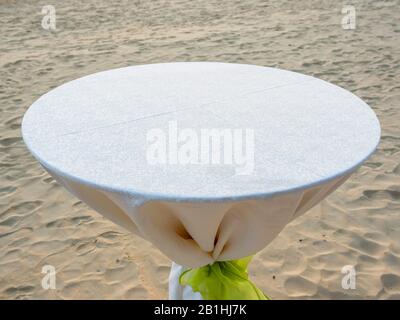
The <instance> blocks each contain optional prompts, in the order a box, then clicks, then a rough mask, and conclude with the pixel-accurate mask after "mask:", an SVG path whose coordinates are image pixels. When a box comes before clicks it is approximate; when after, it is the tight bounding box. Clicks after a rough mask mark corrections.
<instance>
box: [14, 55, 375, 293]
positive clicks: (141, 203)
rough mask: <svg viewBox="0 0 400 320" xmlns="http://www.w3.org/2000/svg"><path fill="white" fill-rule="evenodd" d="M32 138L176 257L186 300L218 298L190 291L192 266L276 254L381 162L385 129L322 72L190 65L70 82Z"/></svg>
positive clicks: (61, 177)
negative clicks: (292, 229)
mask: <svg viewBox="0 0 400 320" xmlns="http://www.w3.org/2000/svg"><path fill="white" fill-rule="evenodd" d="M22 133H23V139H24V141H25V143H26V145H27V147H28V148H29V150H30V151H31V152H32V154H33V155H34V156H35V158H36V159H37V160H38V161H39V162H40V164H41V165H42V166H43V167H44V168H45V169H46V170H47V171H48V172H49V173H50V174H51V175H52V176H53V177H54V178H55V179H56V180H57V181H58V182H59V183H60V184H61V185H63V186H64V187H65V188H66V189H68V190H69V191H70V192H71V193H73V194H74V195H76V196H77V197H78V198H80V199H81V200H82V201H84V202H85V203H86V204H88V205H89V206H90V207H92V208H93V209H94V210H96V211H98V212H99V213H101V214H102V215H104V216H105V217H107V218H109V219H110V220H112V221H113V222H115V223H117V224H119V225H121V226H123V227H124V228H126V229H127V230H129V231H131V232H133V233H136V234H138V235H140V236H141V237H143V238H145V239H147V240H148V241H150V242H152V243H153V244H154V245H155V246H156V247H157V248H158V249H160V250H161V251H162V252H163V253H164V254H165V255H166V256H167V257H169V258H170V259H171V260H172V261H173V262H175V263H174V264H173V269H172V271H171V276H170V298H171V299H180V298H209V297H215V295H214V296H213V295H212V292H211V295H210V294H208V295H205V294H204V293H203V295H202V294H201V293H202V291H201V290H198V289H197V290H195V289H194V288H195V286H188V285H187V283H186V285H183V286H181V283H182V279H181V282H180V283H179V282H178V281H179V280H178V279H179V277H181V275H182V272H183V270H185V269H189V270H192V271H193V270H199V269H201V268H204V267H209V266H213V265H215V264H216V263H218V262H223V261H225V262H226V261H232V260H233V261H235V260H236V259H241V258H243V257H247V256H250V255H253V254H255V253H256V252H258V251H260V250H261V249H263V248H264V247H265V246H266V245H268V244H269V243H270V242H271V241H272V240H273V239H274V238H275V237H276V236H277V235H278V234H279V232H280V231H281V230H282V229H283V228H284V226H285V225H286V224H287V223H289V222H290V221H292V220H293V219H295V218H296V217H298V216H300V215H301V214H303V213H304V212H306V211H307V210H309V209H310V208H311V207H313V206H315V205H316V204H317V203H319V202H320V201H321V200H322V199H323V198H325V197H326V196H327V195H328V194H330V193H331V192H332V191H334V190H335V189H336V188H337V187H338V186H340V185H341V184H342V183H343V182H344V181H345V180H346V179H347V178H348V177H349V175H350V174H351V173H352V172H354V171H355V170H356V169H357V167H358V166H360V165H361V164H362V162H363V161H364V160H366V159H367V158H368V156H370V155H371V153H372V152H373V151H374V150H375V148H376V146H377V144H378V142H379V138H380V126H379V122H378V120H377V118H376V116H375V114H374V112H373V111H372V110H371V108H370V107H369V106H368V105H366V104H365V103H364V102H363V101H362V100H360V99H359V98H358V97H356V96H355V95H353V94H352V93H350V92H348V91H346V90H344V89H342V88H340V87H337V86H335V85H332V84H330V83H328V82H325V81H322V80H319V79H316V78H313V77H310V76H306V75H302V74H299V73H294V72H290V71H285V70H280V69H275V68H267V67H260V66H253V65H242V64H229V63H212V62H187V63H162V64H150V65H139V66H132V67H127V68H121V69H114V70H110V71H105V72H99V73H96V74H92V75H89V76H86V77H83V78H80V79H77V80H74V81H71V82H68V83H66V84H64V85H61V86H60V87H57V88H56V89H54V90H51V91H50V92H48V93H46V94H45V95H43V96H42V97H40V98H39V99H38V100H37V101H36V102H35V103H33V105H32V106H31V107H30V108H29V109H28V111H27V112H26V114H25V116H24V118H23V122H22ZM246 265H247V264H246ZM236 266H237V265H236ZM210 270H211V269H210ZM189 280H191V279H189ZM189 280H188V283H190V281H189ZM188 287H189V290H188ZM192 287H193V288H192ZM222 287H223V285H222ZM192 289H193V290H192ZM221 290H222V289H221ZM194 291H195V292H194ZM209 293H210V292H209ZM220 294H222V293H220ZM238 295H239V298H240V293H238ZM216 297H217V298H218V297H219V296H218V295H217V296H216ZM224 297H226V296H224ZM235 297H236V296H235Z"/></svg>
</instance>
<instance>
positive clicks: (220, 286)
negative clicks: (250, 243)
mask: <svg viewBox="0 0 400 320" xmlns="http://www.w3.org/2000/svg"><path fill="white" fill-rule="evenodd" d="M252 258H253V256H249V257H246V258H242V259H239V260H232V261H217V262H214V263H213V264H209V265H206V266H204V267H201V268H196V269H189V270H186V271H185V272H183V273H182V274H181V276H180V277H179V283H180V284H181V285H188V286H191V287H192V290H193V292H199V293H200V294H201V296H202V297H203V299H204V300H269V298H268V297H267V296H266V295H265V294H264V293H263V292H262V291H261V290H260V289H259V288H257V287H256V286H255V285H254V283H252V282H251V281H250V280H249V275H248V273H247V266H248V264H249V262H250V261H251V259H252Z"/></svg>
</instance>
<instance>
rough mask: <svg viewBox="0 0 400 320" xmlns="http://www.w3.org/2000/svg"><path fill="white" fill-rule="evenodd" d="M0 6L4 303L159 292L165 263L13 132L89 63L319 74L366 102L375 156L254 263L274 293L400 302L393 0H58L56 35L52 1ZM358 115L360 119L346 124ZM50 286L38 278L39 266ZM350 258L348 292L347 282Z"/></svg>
mask: <svg viewBox="0 0 400 320" xmlns="http://www.w3.org/2000/svg"><path fill="white" fill-rule="evenodd" d="M26 2H27V1H25V2H23V1H6V0H0V31H1V40H0V110H1V111H0V112H1V113H0V115H1V118H0V119H1V127H0V173H1V174H0V298H3V299H14V298H28V299H41V298H46V299H48V298H50V299H60V298H61V299H71V298H76V299H85V298H88V299H94V298H99V299H114V298H122V299H139V298H143V299H153V298H157V299H158V298H160V299H165V298H167V278H168V272H169V261H168V259H167V258H165V257H164V256H163V255H162V254H161V253H160V252H159V251H158V250H157V249H155V248H154V247H153V246H152V245H151V244H149V243H147V242H145V241H143V240H142V239H140V238H138V237H136V236H133V235H130V234H127V233H126V232H125V231H124V230H122V229H120V228H119V227H117V226H115V225H113V224H112V223H111V222H108V221H107V220H105V219H103V218H102V217H101V216H99V215H98V214H97V213H95V212H94V211H93V210H91V209H89V208H88V207H86V206H85V205H84V204H82V203H81V202H80V201H78V199H76V198H74V197H73V196H71V195H70V194H68V193H67V192H66V191H65V190H64V189H63V188H62V187H60V186H59V185H58V184H57V183H55V182H54V180H53V179H52V178H51V177H50V176H49V175H48V174H46V173H45V172H44V171H43V170H42V169H41V167H40V166H39V165H38V163H37V162H36V161H35V160H34V159H33V158H32V156H31V155H30V154H29V153H28V151H27V149H26V148H25V146H24V144H23V142H22V140H21V132H20V124H21V119H22V116H23V114H24V112H25V110H26V109H27V108H28V106H29V105H30V104H31V103H32V102H33V101H34V100H35V99H37V98H38V97H39V96H40V95H42V94H43V93H45V92H47V91H48V90H50V89H51V88H54V87H56V86H58V85H60V84H62V83H64V82H66V81H69V80H72V79H75V78H78V77H81V76H83V75H87V74H90V73H93V72H96V71H101V70H105V69H110V68H116V67H123V66H128V65H133V64H142V63H153V62H166V61H198V60H207V61H224V62H240V63H251V64H258V65H264V66H275V67H280V68H284V69H290V70H294V71H299V72H303V73H306V74H309V75H314V76H316V77H320V78H322V79H324V80H327V81H330V82H333V83H335V84H337V85H339V86H342V87H344V88H346V89H348V90H350V91H352V92H354V93H355V94H357V95H358V96H360V97H361V98H362V99H364V100H365V101H366V102H367V103H369V104H370V105H371V106H372V107H373V109H374V110H375V111H376V113H377V114H378V116H379V119H380V121H381V125H382V140H381V144H380V146H379V149H378V151H377V152H376V153H375V154H374V155H373V156H372V157H371V158H370V159H369V161H367V162H366V163H365V164H364V165H363V166H362V167H361V168H360V169H359V170H358V171H357V173H355V174H354V175H353V176H352V177H351V178H350V180H349V181H348V182H346V183H345V184H344V185H343V186H342V187H341V188H340V189H338V190H337V191H336V192H335V193H334V194H333V195H331V196H330V197H329V198H328V199H327V200H326V201H324V202H323V203H322V204H321V205H320V206H318V207H316V208H314V209H313V210H312V212H309V213H308V214H306V215H304V216H303V217H301V218H299V219H298V220H295V221H294V222H293V223H292V224H290V225H288V226H287V228H286V229H285V230H284V231H283V232H282V233H281V234H280V236H279V237H278V238H277V239H276V240H275V241H274V242H273V243H272V244H271V245H270V246H269V247H268V248H266V249H264V250H263V251H262V252H260V253H259V254H258V255H257V256H256V258H255V260H254V261H253V263H252V265H251V268H250V273H251V276H252V278H253V279H254V280H255V282H256V283H257V284H259V286H260V287H261V288H262V289H263V290H264V291H265V292H266V293H268V295H270V296H271V297H272V298H274V299H287V298H289V299H308V298H313V299H330V298H338V299H349V298H356V299H365V298H367V299H375V298H378V299H388V298H394V299H399V298H400V164H399V163H400V126H399V124H400V106H399V101H400V90H399V89H400V72H399V71H400V67H399V66H400V61H399V52H400V40H399V35H400V26H399V20H400V10H399V1H372V0H367V1H353V2H352V4H354V5H355V8H356V10H357V26H356V30H351V31H346V30H343V29H342V28H341V19H342V14H341V6H342V3H341V2H340V1H317V0H315V1H311V0H304V1H288V0H286V1H256V0H252V1H247V0H244V1H232V0H229V1H228V0H223V1H221V0H211V1H210V0H206V1H204V0H203V1H189V0H180V1H178V0H174V1H165V0H163V1H151V2H150V1H144V0H142V1H140V0H138V1H129V2H128V1H114V2H113V1H105V0H101V1H85V2H84V1H68V2H67V1H52V4H53V5H54V6H55V8H56V13H57V28H58V30H57V31H56V32H50V31H46V30H43V29H42V28H41V18H42V15H41V13H40V12H41V8H42V6H43V5H46V4H48V3H47V2H46V1H29V3H26ZM354 121H357V119H354ZM47 264H50V265H53V266H55V268H56V271H57V280H56V281H57V282H56V290H44V289H43V288H42V286H41V281H42V277H43V274H42V273H41V270H42V267H43V265H47ZM344 265H354V266H355V269H356V272H357V278H356V279H357V282H356V289H355V290H344V289H342V287H341V280H342V277H343V274H342V273H341V268H342V267H343V266H344Z"/></svg>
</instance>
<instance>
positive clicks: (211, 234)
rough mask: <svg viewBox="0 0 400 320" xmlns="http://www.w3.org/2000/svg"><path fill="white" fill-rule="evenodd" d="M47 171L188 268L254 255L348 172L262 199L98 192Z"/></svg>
mask: <svg viewBox="0 0 400 320" xmlns="http://www.w3.org/2000/svg"><path fill="white" fill-rule="evenodd" d="M47 170H48V171H49V172H50V174H51V175H52V176H53V177H54V178H55V179H56V180H57V181H58V182H59V183H60V184H61V185H63V186H64V187H65V188H66V189H68V190H69V191H70V192H71V193H72V194H74V195H75V196H76V197H78V198H79V199H81V200H82V201H83V202H85V203H86V204H87V205H88V206H90V207H92V208H93V209H94V210H96V211H97V212H99V213H101V214H102V215H103V216H105V217H106V218H108V219H110V220H111V221H113V222H115V223H116V224H118V225H120V226H122V227H124V228H125V229H127V230H129V231H130V232H133V233H135V234H137V235H139V236H141V237H143V238H144V239H146V240H148V241H150V242H151V243H153V244H154V245H155V246H156V247H157V248H158V249H159V250H160V251H161V252H163V253H164V254H165V255H166V256H167V257H169V258H170V259H171V260H172V261H174V262H176V263H177V264H179V265H182V266H185V267H188V268H199V267H202V266H205V265H208V264H211V263H213V262H214V261H229V260H237V259H241V258H243V257H247V256H250V255H253V254H255V253H257V252H258V251H260V250H261V249H263V248H264V247H265V246H267V245H268V244H269V243H270V242H271V241H272V240H273V239H274V238H275V237H276V236H277V235H278V234H279V232H280V231H281V230H282V229H283V228H284V227H285V225H286V224H288V223H289V222H290V221H292V220H293V219H295V218H297V217H299V216H300V215H302V214H303V213H305V212H306V211H307V210H309V209H311V208H312V207H313V206H314V205H316V204H318V203H319V202H320V201H321V200H322V199H324V198H325V197H326V196H328V195H329V194H330V193H331V192H333V191H334V190H335V189H336V188H337V187H338V186H340V185H341V184H342V183H343V182H344V181H345V180H346V179H347V178H348V176H349V175H345V176H341V177H338V178H336V179H333V180H330V181H328V182H325V183H323V184H319V185H317V186H313V187H310V188H307V189H304V190H297V191H292V192H289V193H284V194H280V195H274V196H273V197H269V198H264V199H263V198H259V199H249V200H240V201H226V202H172V201H160V200H155V199H144V198H137V197H131V196H130V195H129V194H126V193H116V192H110V191H105V190H101V189H99V188H98V187H93V186H89V185H86V184H83V183H81V182H76V181H73V180H72V179H70V178H67V177H65V176H61V175H60V174H56V173H54V172H52V171H51V170H49V169H47Z"/></svg>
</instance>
